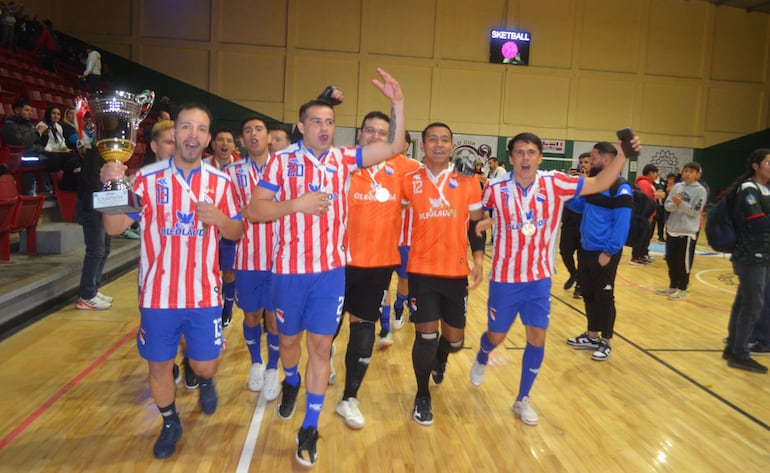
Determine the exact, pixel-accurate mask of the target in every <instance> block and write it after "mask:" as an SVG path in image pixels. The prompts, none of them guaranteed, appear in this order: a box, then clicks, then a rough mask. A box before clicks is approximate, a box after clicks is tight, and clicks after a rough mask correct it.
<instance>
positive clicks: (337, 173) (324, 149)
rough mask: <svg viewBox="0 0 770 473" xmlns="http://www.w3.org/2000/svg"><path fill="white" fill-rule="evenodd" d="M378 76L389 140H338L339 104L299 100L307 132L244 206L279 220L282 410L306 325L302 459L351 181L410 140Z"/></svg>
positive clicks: (340, 279) (292, 394) (341, 268)
mask: <svg viewBox="0 0 770 473" xmlns="http://www.w3.org/2000/svg"><path fill="white" fill-rule="evenodd" d="M377 72H378V73H379V74H380V77H381V78H382V81H378V80H375V81H373V83H374V85H375V86H376V87H377V88H378V89H379V90H380V91H381V92H382V94H383V95H384V96H385V97H386V98H388V99H390V101H391V104H392V110H393V113H392V115H391V123H392V124H393V126H392V127H391V131H390V135H389V139H388V143H373V144H371V145H369V146H365V147H363V148H362V147H335V146H334V145H333V143H334V129H335V125H334V110H333V109H332V106H331V105H330V104H329V102H326V101H324V100H312V101H310V102H307V103H306V104H304V105H303V106H302V107H300V121H299V123H297V128H298V129H299V131H300V132H301V133H302V134H303V135H304V138H303V139H302V140H301V141H299V142H297V143H295V144H294V145H293V146H291V147H289V148H287V149H286V150H284V151H283V152H282V153H279V154H277V155H275V157H274V158H273V159H270V160H269V161H268V163H267V168H266V169H265V172H264V174H263V179H262V180H260V181H259V184H258V185H257V188H256V189H255V190H254V195H253V196H252V199H251V202H250V203H249V206H248V208H247V210H246V212H245V213H244V216H246V217H247V218H248V219H249V221H252V222H254V221H260V222H267V221H273V225H274V227H273V228H274V230H275V235H276V240H277V241H276V242H275V245H274V247H273V280H272V295H273V302H274V305H275V313H276V318H277V319H278V329H279V332H280V339H281V350H280V354H281V364H282V365H283V368H284V373H285V375H286V378H285V379H284V381H283V395H282V396H281V402H280V404H279V406H278V415H279V416H280V417H281V418H283V419H289V418H291V417H292V415H293V414H294V409H295V407H296V401H297V393H298V391H299V386H300V375H299V371H298V365H299V359H300V355H301V347H300V341H301V339H302V335H303V333H302V332H304V331H306V332H307V336H306V337H305V340H306V342H305V343H306V345H307V351H308V361H307V371H306V383H307V394H306V402H305V406H306V411H305V419H304V420H303V422H302V427H301V428H300V429H299V432H297V438H296V440H297V450H296V459H297V461H298V462H299V463H300V464H302V465H304V466H312V465H313V464H315V462H316V459H317V449H316V446H317V442H318V417H319V415H320V413H321V408H322V406H323V403H324V397H325V394H326V388H327V386H328V380H329V358H330V354H331V345H332V338H333V336H334V333H335V332H336V331H337V326H338V325H339V322H340V317H341V316H342V306H343V303H344V300H345V297H344V294H345V264H346V260H347V256H348V255H347V249H346V247H345V242H346V241H347V235H346V228H345V224H346V222H347V197H348V196H347V189H348V184H349V182H350V174H351V173H352V172H353V171H354V170H355V169H357V168H361V167H368V166H371V165H374V164H377V163H378V162H380V161H383V160H385V159H387V158H390V157H391V156H393V155H395V154H398V153H400V152H401V151H402V150H403V148H404V133H405V129H404V98H403V94H402V92H401V87H400V85H399V84H398V82H397V81H396V80H395V79H394V78H393V77H391V76H390V75H389V74H388V73H386V72H385V71H383V70H382V69H379V68H378V69H377Z"/></svg>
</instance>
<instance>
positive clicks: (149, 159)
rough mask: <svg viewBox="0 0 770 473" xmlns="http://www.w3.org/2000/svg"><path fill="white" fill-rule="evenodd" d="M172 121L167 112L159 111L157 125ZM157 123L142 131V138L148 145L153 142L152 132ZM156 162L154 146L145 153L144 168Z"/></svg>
mask: <svg viewBox="0 0 770 473" xmlns="http://www.w3.org/2000/svg"><path fill="white" fill-rule="evenodd" d="M166 120H171V115H169V113H168V112H167V111H166V110H160V111H158V114H157V118H156V120H155V123H158V122H162V121H166ZM155 123H151V124H149V125H147V126H145V127H144V128H143V129H142V136H143V137H144V141H145V142H146V143H149V142H150V140H152V130H153V127H154V126H155ZM173 127H174V126H173V123H172V124H171V128H173ZM155 160H156V156H155V151H154V150H153V149H152V146H150V147H148V148H147V149H146V150H145V152H144V158H143V160H142V166H146V165H148V164H150V163H154V162H155Z"/></svg>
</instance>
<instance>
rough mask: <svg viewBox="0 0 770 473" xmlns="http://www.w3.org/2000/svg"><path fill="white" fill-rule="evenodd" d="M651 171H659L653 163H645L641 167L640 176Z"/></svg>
mask: <svg viewBox="0 0 770 473" xmlns="http://www.w3.org/2000/svg"><path fill="white" fill-rule="evenodd" d="M653 172H660V170H659V169H658V166H656V165H654V164H647V165H645V166H644V168H642V176H646V175H647V174H650V173H653Z"/></svg>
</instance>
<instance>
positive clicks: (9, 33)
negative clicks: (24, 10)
mask: <svg viewBox="0 0 770 473" xmlns="http://www.w3.org/2000/svg"><path fill="white" fill-rule="evenodd" d="M17 8H18V7H17V6H16V2H14V1H10V2H8V3H7V4H5V6H4V7H3V12H2V16H0V45H2V46H5V47H6V48H8V49H10V50H11V51H16V13H17Z"/></svg>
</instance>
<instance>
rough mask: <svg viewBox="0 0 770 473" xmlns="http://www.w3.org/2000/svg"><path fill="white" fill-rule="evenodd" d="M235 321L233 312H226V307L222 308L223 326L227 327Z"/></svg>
mask: <svg viewBox="0 0 770 473" xmlns="http://www.w3.org/2000/svg"><path fill="white" fill-rule="evenodd" d="M231 323H233V313H232V312H230V313H229V314H227V313H225V309H222V328H227V327H229V326H230V324H231Z"/></svg>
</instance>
